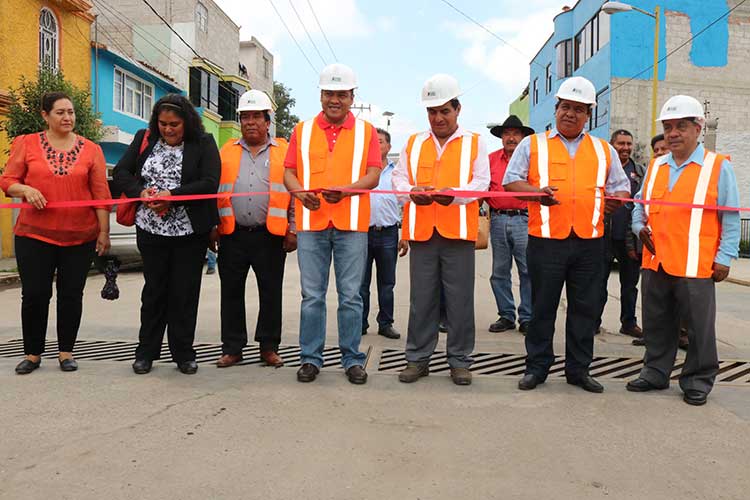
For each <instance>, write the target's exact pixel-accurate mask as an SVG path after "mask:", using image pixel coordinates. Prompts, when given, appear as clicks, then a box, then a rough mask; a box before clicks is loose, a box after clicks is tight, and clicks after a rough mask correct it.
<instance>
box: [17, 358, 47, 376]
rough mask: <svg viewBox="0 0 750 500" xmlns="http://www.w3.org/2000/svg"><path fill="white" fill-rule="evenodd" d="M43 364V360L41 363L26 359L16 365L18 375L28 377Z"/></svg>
mask: <svg viewBox="0 0 750 500" xmlns="http://www.w3.org/2000/svg"><path fill="white" fill-rule="evenodd" d="M41 364H42V360H41V359H40V360H39V361H31V360H29V359H24V360H23V361H21V362H20V363H18V364H17V365H16V373H17V374H18V375H27V374H29V373H31V372H33V371H34V370H36V369H37V368H39V365H41Z"/></svg>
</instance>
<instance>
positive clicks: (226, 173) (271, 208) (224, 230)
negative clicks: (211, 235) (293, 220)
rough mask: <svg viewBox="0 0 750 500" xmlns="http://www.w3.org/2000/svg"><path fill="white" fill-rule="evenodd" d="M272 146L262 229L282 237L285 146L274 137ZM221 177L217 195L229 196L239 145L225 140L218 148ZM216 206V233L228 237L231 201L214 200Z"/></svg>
mask: <svg viewBox="0 0 750 500" xmlns="http://www.w3.org/2000/svg"><path fill="white" fill-rule="evenodd" d="M276 144H277V145H276V146H274V145H271V146H270V149H269V156H270V163H269V166H268V190H269V192H270V194H269V197H268V214H267V215H266V227H267V228H268V232H269V233H271V234H275V235H278V236H284V235H286V232H287V229H288V227H289V221H288V220H287V210H289V201H290V200H291V195H290V194H289V192H288V191H287V190H286V187H285V186H284V158H285V157H286V151H287V149H288V148H289V144H288V143H287V142H286V140H284V139H281V138H277V139H276ZM220 155H221V178H220V179H219V193H233V192H234V184H235V183H236V182H237V176H238V175H239V173H240V162H241V160H242V146H241V145H240V142H239V141H228V142H227V143H226V144H224V147H222V148H221V152H220ZM216 202H217V205H218V207H219V234H224V235H226V234H232V233H233V232H234V224H235V218H234V209H233V208H232V198H231V197H229V196H227V197H225V198H217V200H216Z"/></svg>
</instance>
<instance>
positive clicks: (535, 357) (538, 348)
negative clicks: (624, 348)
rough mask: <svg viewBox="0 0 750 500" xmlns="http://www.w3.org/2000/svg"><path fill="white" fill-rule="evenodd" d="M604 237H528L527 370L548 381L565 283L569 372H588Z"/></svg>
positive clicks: (575, 375) (571, 376)
mask: <svg viewBox="0 0 750 500" xmlns="http://www.w3.org/2000/svg"><path fill="white" fill-rule="evenodd" d="M603 252H604V239H603V238H595V239H581V238H578V237H574V236H571V237H568V238H567V239H564V240H553V239H548V238H537V237H534V236H529V245H528V247H527V252H526V259H527V263H528V266H529V275H530V277H531V307H532V311H531V321H530V322H529V331H528V332H527V334H526V353H527V357H526V373H527V374H534V375H536V376H538V377H541V378H542V380H544V379H545V378H546V377H547V373H548V372H549V369H550V367H551V366H552V364H553V363H554V361H555V353H554V350H553V347H552V338H553V336H554V334H555V319H556V318H557V308H558V306H559V305H560V295H561V294H562V287H563V285H565V291H566V298H567V301H568V310H567V316H566V322H565V375H566V377H567V378H568V380H576V379H578V378H580V377H582V376H583V375H585V374H587V373H588V369H589V365H590V364H591V360H592V358H593V355H594V327H595V325H596V321H597V318H598V313H599V309H600V300H599V283H600V280H601V275H602V272H603V268H602V253H603Z"/></svg>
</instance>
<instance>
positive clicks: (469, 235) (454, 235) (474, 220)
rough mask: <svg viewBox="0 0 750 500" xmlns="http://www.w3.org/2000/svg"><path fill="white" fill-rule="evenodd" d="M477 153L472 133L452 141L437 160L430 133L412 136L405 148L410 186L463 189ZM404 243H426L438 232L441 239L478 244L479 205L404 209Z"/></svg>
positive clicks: (430, 206)
mask: <svg viewBox="0 0 750 500" xmlns="http://www.w3.org/2000/svg"><path fill="white" fill-rule="evenodd" d="M478 150H479V135H478V134H474V133H471V132H467V133H465V134H464V135H463V136H461V137H460V138H456V139H453V140H451V141H450V142H449V143H448V144H447V145H446V147H445V149H444V150H443V154H442V156H441V157H440V158H438V154H437V147H436V146H435V142H434V141H433V139H432V135H431V134H430V133H429V132H422V133H419V134H414V135H412V136H411V137H409V141H408V142H407V144H406V159H407V170H408V174H409V183H410V184H411V185H412V186H434V187H435V189H437V190H439V189H443V188H448V187H453V188H455V187H457V186H464V185H466V184H468V183H469V182H470V181H471V179H472V177H473V169H472V165H474V160H476V158H477V153H478ZM402 228H403V229H402V233H403V236H402V237H403V239H405V240H410V241H427V240H429V239H430V238H431V237H432V233H433V232H434V230H435V229H437V231H438V233H440V235H441V236H443V237H444V238H448V239H452V240H469V241H476V240H477V232H478V230H479V202H478V201H477V200H474V201H472V202H470V203H468V204H466V205H448V206H443V205H440V204H439V203H432V204H430V205H417V204H415V203H412V202H411V201H409V202H407V203H406V205H404V221H403V224H402Z"/></svg>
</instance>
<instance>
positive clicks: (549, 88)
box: [544, 63, 552, 94]
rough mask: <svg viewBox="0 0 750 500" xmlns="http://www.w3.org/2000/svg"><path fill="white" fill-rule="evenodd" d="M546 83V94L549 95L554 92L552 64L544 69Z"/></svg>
mask: <svg viewBox="0 0 750 500" xmlns="http://www.w3.org/2000/svg"><path fill="white" fill-rule="evenodd" d="M544 82H545V83H544V93H545V94H549V93H550V92H552V63H550V64H548V65H547V67H546V68H545V69H544Z"/></svg>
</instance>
